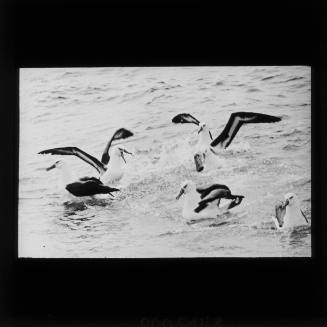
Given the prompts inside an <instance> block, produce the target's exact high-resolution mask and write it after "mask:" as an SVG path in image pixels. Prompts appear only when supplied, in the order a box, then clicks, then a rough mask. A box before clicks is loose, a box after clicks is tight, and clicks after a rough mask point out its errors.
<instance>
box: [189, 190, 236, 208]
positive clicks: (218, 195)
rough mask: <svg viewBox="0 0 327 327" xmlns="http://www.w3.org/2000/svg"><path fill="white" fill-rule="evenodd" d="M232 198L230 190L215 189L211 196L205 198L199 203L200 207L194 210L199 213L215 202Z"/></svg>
mask: <svg viewBox="0 0 327 327" xmlns="http://www.w3.org/2000/svg"><path fill="white" fill-rule="evenodd" d="M230 196H231V192H230V190H229V189H228V190H227V189H222V188H221V189H214V190H212V191H211V192H210V193H209V194H207V195H206V196H205V197H203V198H202V196H201V198H202V200H201V201H200V202H199V203H198V206H197V207H196V208H195V209H194V211H195V212H197V213H199V212H200V211H202V210H203V209H204V208H206V207H207V206H208V204H209V203H210V202H213V201H215V200H218V199H222V198H227V199H229V198H230Z"/></svg>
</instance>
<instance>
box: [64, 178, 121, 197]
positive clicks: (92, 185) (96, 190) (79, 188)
mask: <svg viewBox="0 0 327 327" xmlns="http://www.w3.org/2000/svg"><path fill="white" fill-rule="evenodd" d="M66 190H67V191H68V192H70V193H72V194H73V195H75V196H91V195H96V194H110V195H112V194H111V192H117V191H119V189H116V188H112V187H109V186H106V185H103V184H102V183H101V184H100V183H98V182H95V181H92V180H89V181H86V182H84V183H83V182H75V183H71V184H68V185H66Z"/></svg>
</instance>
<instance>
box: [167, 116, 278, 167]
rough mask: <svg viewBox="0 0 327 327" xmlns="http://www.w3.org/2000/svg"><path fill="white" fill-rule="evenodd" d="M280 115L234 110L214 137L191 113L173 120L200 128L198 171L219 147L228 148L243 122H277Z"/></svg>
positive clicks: (197, 157)
mask: <svg viewBox="0 0 327 327" xmlns="http://www.w3.org/2000/svg"><path fill="white" fill-rule="evenodd" d="M280 120H281V118H280V117H275V116H270V115H266V114H261V113H256V112H243V111H242V112H234V113H232V114H231V115H230V117H229V120H228V122H227V124H226V126H225V128H224V129H223V131H222V132H221V133H220V134H219V135H218V136H217V137H216V138H215V139H214V138H213V137H212V134H211V132H210V130H209V129H208V127H207V124H206V123H205V122H200V121H199V120H198V119H196V118H195V117H193V116H192V115H191V114H189V113H182V114H178V115H176V116H175V117H174V118H173V119H172V122H173V123H175V124H185V123H188V124H195V125H197V126H199V129H198V143H197V146H196V154H195V155H194V161H195V165H196V170H197V171H198V172H200V171H202V170H203V169H204V163H205V160H206V158H207V157H208V156H212V155H218V152H217V150H218V149H226V148H227V147H228V146H229V145H230V144H231V143H232V141H233V139H234V138H235V136H236V134H237V132H238V131H239V129H240V128H241V126H242V125H243V124H249V123H275V122H278V121H280Z"/></svg>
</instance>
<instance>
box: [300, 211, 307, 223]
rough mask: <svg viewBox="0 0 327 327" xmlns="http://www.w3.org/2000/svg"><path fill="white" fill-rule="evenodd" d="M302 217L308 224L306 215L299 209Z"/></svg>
mask: <svg viewBox="0 0 327 327" xmlns="http://www.w3.org/2000/svg"><path fill="white" fill-rule="evenodd" d="M300 211H301V213H302V216H303V217H304V219H305V221H306V222H307V223H308V218H307V217H306V215H305V214H304V212H303V211H302V209H300Z"/></svg>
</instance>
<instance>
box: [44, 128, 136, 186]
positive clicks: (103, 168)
mask: <svg viewBox="0 0 327 327" xmlns="http://www.w3.org/2000/svg"><path fill="white" fill-rule="evenodd" d="M130 136H133V133H132V132H130V131H129V130H127V129H125V128H120V129H118V130H117V131H116V132H115V133H114V134H113V136H112V137H111V139H110V140H109V142H108V143H107V145H106V147H105V148H104V151H103V153H102V157H101V161H99V160H98V159H97V158H95V157H93V156H91V155H90V154H88V153H86V152H84V151H83V150H81V149H79V148H77V147H71V146H68V147H60V148H53V149H48V150H43V151H41V152H39V154H52V155H74V156H76V157H78V158H80V159H82V160H83V161H85V162H87V163H88V164H89V165H91V166H92V167H93V168H95V169H96V170H97V171H98V173H99V180H100V179H101V181H102V182H101V183H103V184H105V185H109V184H114V183H117V182H118V181H119V180H120V179H121V178H122V177H123V175H124V165H125V164H126V160H125V157H124V153H127V154H130V155H132V153H131V152H128V151H127V150H126V149H124V148H121V147H118V146H116V147H113V148H112V150H111V151H110V152H111V156H110V155H109V149H110V146H111V144H112V142H113V141H115V140H120V139H125V138H128V137H130Z"/></svg>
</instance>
